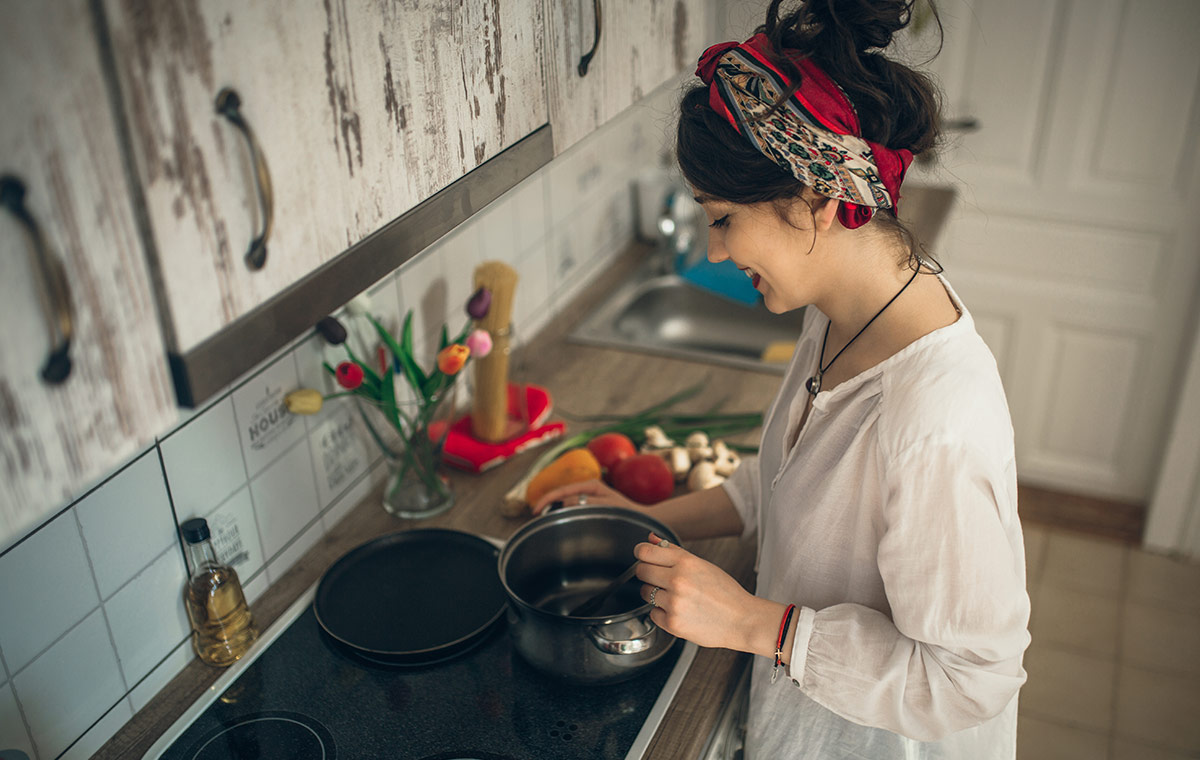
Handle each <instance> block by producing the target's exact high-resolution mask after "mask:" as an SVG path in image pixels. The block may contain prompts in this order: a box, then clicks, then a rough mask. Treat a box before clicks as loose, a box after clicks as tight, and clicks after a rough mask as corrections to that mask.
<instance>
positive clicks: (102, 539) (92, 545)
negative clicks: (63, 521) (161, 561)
mask: <svg viewBox="0 0 1200 760" xmlns="http://www.w3.org/2000/svg"><path fill="white" fill-rule="evenodd" d="M75 514H76V515H78V516H79V525H80V527H81V528H82V529H83V542H84V545H85V547H86V548H87V553H88V557H89V558H90V559H91V562H92V570H94V571H95V573H96V585H97V586H99V587H100V597H101V598H102V599H107V598H108V597H110V596H112V595H113V593H115V592H116V590H117V589H118V588H120V587H121V586H122V585H124V584H125V583H126V582H127V581H129V579H130V578H132V577H133V576H134V575H136V574H137V573H138V572H139V571H141V570H142V568H144V567H145V566H146V565H148V564H149V563H150V562H151V561H152V560H153V559H154V557H155V556H156V555H158V554H160V553H161V552H162V551H163V550H164V549H166V548H167V547H168V546H171V545H173V544H174V543H175V519H174V517H173V516H172V514H171V502H170V500H169V499H168V498H167V486H166V482H165V481H164V480H163V473H162V465H161V464H160V463H159V459H158V452H157V451H150V452H149V453H147V454H145V455H143V456H141V457H139V458H138V459H137V460H136V461H134V462H133V464H131V465H130V466H129V467H127V468H126V469H125V470H123V471H122V472H121V473H120V474H119V475H117V476H116V477H115V478H113V479H112V480H110V481H108V482H107V483H105V484H104V485H103V486H102V487H101V488H99V489H97V490H96V491H93V492H92V493H90V494H88V496H87V498H85V499H84V500H83V501H81V502H80V503H79V504H77V505H76V507H75Z"/></svg>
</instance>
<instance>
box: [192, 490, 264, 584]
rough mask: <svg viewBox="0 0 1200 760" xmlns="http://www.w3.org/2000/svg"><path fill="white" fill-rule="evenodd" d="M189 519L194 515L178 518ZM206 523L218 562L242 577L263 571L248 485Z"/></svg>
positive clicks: (256, 523) (259, 541) (219, 508)
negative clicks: (229, 567)
mask: <svg viewBox="0 0 1200 760" xmlns="http://www.w3.org/2000/svg"><path fill="white" fill-rule="evenodd" d="M190 516H194V515H189V516H184V515H182V514H181V515H180V516H179V517H180V519H181V520H183V519H187V517H190ZM207 520H208V530H209V532H210V533H211V534H212V542H213V549H214V550H215V551H216V553H217V557H218V559H220V560H221V561H222V562H224V563H226V564H227V565H232V566H233V568H234V569H235V570H237V573H238V575H239V576H240V577H241V578H247V577H249V576H251V575H253V574H255V573H257V572H258V571H259V570H261V569H262V566H263V559H264V558H263V552H262V541H261V540H260V539H259V535H258V521H257V520H256V519H255V516H254V502H253V501H252V500H251V498H250V488H249V486H245V487H243V488H242V489H241V490H240V491H238V492H237V493H235V494H234V495H233V496H231V497H229V500H228V501H226V502H225V503H224V504H222V505H221V506H219V507H217V508H216V509H215V510H213V512H211V513H210V514H209V515H207Z"/></svg>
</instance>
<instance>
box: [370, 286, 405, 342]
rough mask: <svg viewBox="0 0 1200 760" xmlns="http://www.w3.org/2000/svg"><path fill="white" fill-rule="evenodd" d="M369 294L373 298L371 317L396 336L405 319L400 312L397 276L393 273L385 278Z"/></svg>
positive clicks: (371, 288)
mask: <svg viewBox="0 0 1200 760" xmlns="http://www.w3.org/2000/svg"><path fill="white" fill-rule="evenodd" d="M367 293H368V294H369V295H370V297H371V316H373V317H375V319H377V320H379V323H380V324H381V325H383V326H384V328H386V329H387V331H388V332H390V333H392V334H393V335H395V334H396V333H397V332H399V330H400V325H401V324H402V320H403V319H404V314H403V313H402V312H401V311H400V286H399V285H397V284H396V274H395V273H394V272H393V273H392V274H390V275H388V276H387V277H384V278H383V279H382V280H380V281H379V282H377V283H375V284H374V285H372V286H371V287H370V288H368V289H367Z"/></svg>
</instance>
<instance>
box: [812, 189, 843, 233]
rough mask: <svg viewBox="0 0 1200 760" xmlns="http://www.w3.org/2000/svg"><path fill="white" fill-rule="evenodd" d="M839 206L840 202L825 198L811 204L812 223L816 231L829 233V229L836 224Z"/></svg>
mask: <svg viewBox="0 0 1200 760" xmlns="http://www.w3.org/2000/svg"><path fill="white" fill-rule="evenodd" d="M841 206H842V202H841V201H837V200H834V199H833V198H826V197H822V198H821V200H820V201H818V202H817V203H814V204H813V222H814V223H815V224H816V225H817V230H818V231H820V232H828V231H829V228H830V227H832V226H833V225H834V224H835V223H836V222H837V213H838V209H839V208H841Z"/></svg>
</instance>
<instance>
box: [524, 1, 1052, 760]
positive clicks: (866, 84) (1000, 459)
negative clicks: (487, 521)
mask: <svg viewBox="0 0 1200 760" xmlns="http://www.w3.org/2000/svg"><path fill="white" fill-rule="evenodd" d="M779 6H780V0H775V1H774V2H773V3H772V4H771V6H770V9H769V10H768V13H767V19H766V23H765V24H764V26H763V27H761V28H760V29H759V31H758V33H757V34H755V35H754V36H753V37H751V38H750V39H749V40H747V41H745V42H743V43H741V44H736V43H724V44H721V45H716V46H714V47H712V48H710V49H709V50H708V51H706V52H705V53H704V55H703V56H702V57H701V59H700V65H699V69H698V71H697V73H698V74H699V76H700V77H701V79H702V80H703V84H702V85H699V86H697V87H695V88H694V89H692V90H691V91H689V92H688V93H687V94H686V95H685V96H684V98H683V102H682V106H681V113H680V121H679V129H678V135H677V154H678V160H679V165H680V167H681V169H682V171H683V174H684V176H685V178H686V179H687V180H688V182H689V183H690V185H691V186H692V188H693V189H694V192H695V195H696V198H697V200H698V201H699V202H700V203H701V204H702V206H703V208H704V210H705V212H706V214H707V216H708V219H709V222H710V227H711V230H710V235H709V249H708V255H709V258H710V259H711V260H713V261H723V260H725V259H731V260H732V261H733V262H734V263H735V264H737V266H738V267H739V268H740V269H742V271H744V272H745V273H746V275H747V276H748V277H750V278H751V280H752V281H753V283H754V286H755V287H756V288H757V289H758V291H759V292H760V293H761V294H762V297H763V302H764V303H765V305H766V307H767V308H768V309H770V310H771V311H774V312H785V311H788V310H791V309H796V308H799V307H802V306H812V307H814V308H811V309H809V310H808V312H807V316H806V318H805V324H804V329H803V332H802V334H801V336H800V338H799V341H798V343H797V345H796V350H795V354H794V357H793V359H792V363H791V365H790V366H789V368H788V370H787V374H786V375H785V376H784V379H783V383H782V386H781V388H780V391H779V395H778V396H777V397H776V399H775V402H774V404H773V405H772V407H771V409H770V411H769V412H768V414H767V416H766V418H765V421H764V426H763V434H762V441H761V446H760V453H759V456H758V457H757V458H756V459H747V460H745V461H744V462H743V465H742V466H741V468H740V469H739V470H738V471H737V473H736V474H735V476H734V477H733V478H731V479H730V480H728V481H727V482H726V483H724V484H723V485H722V486H721V487H718V488H714V489H710V490H707V491H701V492H698V493H693V494H689V495H687V496H682V497H679V498H676V499H673V500H670V501H667V502H663V503H662V504H659V505H656V506H654V507H652V508H647V507H642V506H641V505H636V504H632V503H631V502H630V501H629V500H628V499H625V498H624V497H622V496H621V495H620V494H618V493H616V492H614V491H612V490H611V489H609V488H607V487H606V486H605V485H604V484H603V483H600V482H592V483H587V484H579V485H576V486H572V487H568V488H564V489H559V490H558V491H555V492H553V493H550V494H548V495H547V496H546V497H545V498H544V499H543V501H542V503H540V504H538V505H536V510H535V511H540V510H541V508H543V507H544V506H545V504H547V503H549V502H550V501H553V500H556V499H566V500H568V503H571V499H572V497H576V498H577V497H578V495H580V494H586V495H588V496H589V497H590V498H589V501H590V502H591V503H593V504H595V503H613V504H620V505H624V506H628V507H631V508H634V509H649V510H650V511H651V513H652V514H653V515H654V516H655V517H657V518H658V519H660V520H662V521H663V522H665V523H666V524H668V525H670V526H671V527H672V528H673V529H674V530H675V531H676V532H677V533H678V534H679V535H680V536H682V537H685V538H703V537H714V536H722V535H736V534H750V533H757V537H758V581H757V588H756V590H755V593H754V594H753V595H752V594H750V593H748V592H746V591H745V590H744V589H742V587H741V586H740V585H739V584H738V583H737V582H736V581H734V580H733V579H732V578H731V577H730V576H729V575H727V574H726V573H724V572H723V571H722V570H720V569H719V568H717V567H715V566H713V565H712V564H710V563H708V562H705V561H704V560H701V559H700V558H698V557H696V556H694V555H692V554H690V553H689V552H687V551H686V550H685V549H683V548H681V547H678V546H673V545H658V544H657V542H656V541H655V539H654V537H651V540H650V541H648V542H647V543H645V544H641V545H639V546H638V547H637V549H636V551H635V554H636V556H637V558H638V559H639V560H640V561H641V564H640V565H639V567H638V572H637V574H638V578H639V579H641V580H642V581H643V583H644V584H645V586H644V587H643V592H642V593H643V598H644V599H646V601H647V602H649V603H651V604H653V605H654V606H655V607H656V608H657V609H655V610H653V611H652V613H651V616H652V618H653V620H654V621H655V623H656V624H658V625H660V626H662V627H663V628H664V629H666V630H667V631H670V632H671V633H673V634H675V635H677V636H680V637H682V638H685V639H688V640H690V641H694V642H696V643H697V644H699V645H700V646H706V647H726V648H729V649H735V650H740V651H744V652H751V653H753V654H756V655H760V656H759V657H757V658H755V660H754V668H753V674H752V681H751V702H750V717H749V726H748V737H747V742H748V750H749V754H748V756H749V757H754V758H785V757H786V758H864V759H869V760H884V759H887V758H908V759H911V758H964V759H965V760H989V759H991V758H996V759H999V758H1007V759H1009V760H1011V758H1013V757H1014V756H1015V752H1016V750H1015V742H1016V716H1017V699H1016V697H1017V691H1018V689H1019V688H1020V686H1021V684H1022V683H1023V682H1024V680H1025V672H1024V670H1023V669H1022V667H1021V657H1022V653H1023V652H1024V650H1025V648H1026V646H1028V644H1029V634H1028V632H1027V630H1026V629H1027V624H1028V618H1029V599H1028V596H1027V595H1026V592H1025V569H1024V567H1025V566H1024V550H1023V543H1022V537H1021V527H1020V523H1019V522H1018V519H1017V508H1016V472H1015V465H1014V455H1013V433H1012V426H1011V423H1010V419H1009V414H1008V407H1007V403H1006V401H1005V398H1004V391H1003V388H1002V387H1001V384H1000V378H999V375H998V373H997V370H996V364H995V360H994V359H993V358H992V355H991V353H990V352H989V351H988V349H987V347H986V346H985V345H984V343H983V341H982V340H981V339H980V337H979V335H978V334H977V333H976V331H975V326H974V323H973V322H972V320H971V315H970V313H969V312H968V311H967V309H966V307H965V306H964V305H963V303H962V301H961V300H960V299H959V298H958V296H957V295H955V293H954V291H953V290H952V289H951V287H950V285H949V284H948V283H947V281H946V280H945V278H943V277H942V276H941V275H940V269H939V268H936V267H933V266H931V264H930V262H928V261H927V260H926V259H924V258H923V257H922V256H921V255H920V254H919V252H918V250H917V249H916V247H915V246H914V244H913V241H912V237H911V235H909V234H908V233H907V231H906V230H905V229H904V227H903V226H902V225H901V223H900V222H898V221H897V219H896V206H897V203H898V202H899V201H900V199H901V197H902V194H901V183H902V181H903V178H904V173H905V170H906V169H907V167H908V166H909V164H910V162H911V161H912V157H913V155H914V154H917V153H920V152H922V151H925V150H928V149H930V148H931V147H932V146H933V145H934V143H935V141H936V138H937V123H938V114H937V107H936V103H937V99H936V96H935V91H934V90H933V88H932V87H931V85H930V84H929V82H928V80H926V79H925V78H924V77H923V76H922V75H920V74H918V73H916V72H915V71H913V70H911V69H909V68H907V67H905V66H903V65H900V64H898V63H896V62H893V61H891V60H889V59H887V58H886V57H884V55H883V54H882V52H881V50H882V49H883V48H886V47H887V46H888V44H889V43H890V41H891V38H892V35H893V34H894V33H895V32H897V31H899V30H900V29H901V28H903V27H904V26H905V24H906V23H907V21H908V18H909V14H910V12H911V3H906V2H897V1H895V0H892V1H885V0H875V1H874V2H872V1H871V0H809V2H807V3H805V4H804V5H803V6H802V7H800V8H798V9H795V10H793V11H791V12H790V13H787V14H785V15H783V16H782V17H781V15H780V7H779ZM780 675H784V676H785V677H782V678H780V677H778V676H780Z"/></svg>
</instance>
